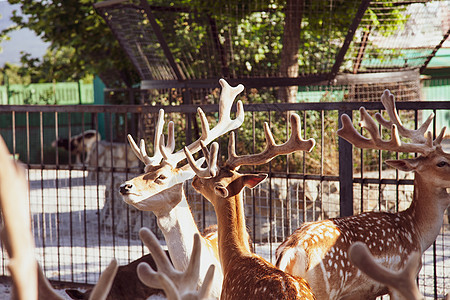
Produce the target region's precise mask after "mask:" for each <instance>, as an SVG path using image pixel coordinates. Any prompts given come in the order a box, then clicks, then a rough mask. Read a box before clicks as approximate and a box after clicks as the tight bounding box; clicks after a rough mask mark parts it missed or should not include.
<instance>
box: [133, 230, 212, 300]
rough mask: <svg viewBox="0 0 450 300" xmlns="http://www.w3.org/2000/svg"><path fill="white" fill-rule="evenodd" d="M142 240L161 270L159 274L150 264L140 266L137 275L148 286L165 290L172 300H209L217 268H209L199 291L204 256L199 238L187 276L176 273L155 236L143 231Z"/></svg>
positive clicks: (197, 236)
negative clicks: (201, 256) (198, 284)
mask: <svg viewBox="0 0 450 300" xmlns="http://www.w3.org/2000/svg"><path fill="white" fill-rule="evenodd" d="M139 236H140V238H141V240H142V241H143V242H144V244H145V246H147V248H148V250H150V252H151V253H153V256H154V259H155V262H156V264H157V266H158V270H157V271H155V270H154V267H152V266H150V265H149V264H148V263H145V262H142V263H140V264H139V265H138V268H137V274H138V277H139V279H140V280H141V281H142V282H143V283H144V284H146V285H147V286H148V287H151V288H155V289H164V291H165V294H166V297H167V299H168V300H181V299H186V300H187V299H190V300H196V299H197V300H202V299H208V298H209V293H210V290H211V286H212V279H213V276H214V271H215V266H214V265H210V266H209V268H208V271H207V272H206V275H205V278H204V280H203V284H202V286H201V288H200V289H199V290H197V282H198V278H199V271H200V253H201V246H200V235H199V234H195V235H194V246H193V248H192V254H191V258H190V261H189V265H188V267H187V268H186V270H185V271H183V272H181V271H178V270H176V269H174V267H173V266H172V264H171V262H170V260H169V259H168V257H167V256H166V255H165V253H164V251H163V249H162V248H161V246H160V245H159V241H158V240H157V238H156V236H155V235H154V234H153V232H151V231H150V230H149V229H148V228H145V227H143V228H141V230H140V231H139Z"/></svg>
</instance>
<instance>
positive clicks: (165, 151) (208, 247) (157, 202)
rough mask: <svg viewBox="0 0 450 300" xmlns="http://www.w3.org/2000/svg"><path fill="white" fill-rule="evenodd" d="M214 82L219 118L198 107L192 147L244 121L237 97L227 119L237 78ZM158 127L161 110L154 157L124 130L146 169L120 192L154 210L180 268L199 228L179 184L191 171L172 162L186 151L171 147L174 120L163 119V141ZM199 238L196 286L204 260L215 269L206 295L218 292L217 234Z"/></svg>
mask: <svg viewBox="0 0 450 300" xmlns="http://www.w3.org/2000/svg"><path fill="white" fill-rule="evenodd" d="M219 83H220V85H221V86H222V91H221V94H220V101H219V120H218V123H217V124H216V126H215V127H214V128H212V129H210V128H209V124H208V121H207V119H206V116H205V114H204V113H203V111H202V110H201V109H200V108H199V109H198V114H199V116H200V121H201V127H202V133H201V136H200V138H199V139H198V140H196V141H195V142H193V143H192V144H190V145H189V146H188V149H189V151H191V152H192V153H195V152H198V151H199V150H200V149H201V147H200V142H201V141H202V142H203V143H204V144H209V143H210V142H212V141H213V140H214V139H216V138H218V137H219V136H221V135H223V134H225V133H227V132H228V131H231V130H234V129H236V128H238V127H239V126H241V125H242V123H243V121H244V109H243V105H242V102H241V101H238V103H237V113H236V118H235V119H234V120H232V119H231V117H230V113H231V107H232V105H233V102H234V99H235V98H236V96H237V95H238V94H239V93H241V92H242V91H243V89H244V86H243V85H241V84H240V85H238V86H236V87H231V86H230V85H229V84H228V83H227V82H226V81H225V80H224V79H221V80H220V81H219ZM163 127H164V111H163V110H160V112H159V118H158V122H157V125H156V129H155V139H154V154H153V157H149V156H148V155H147V152H146V150H145V143H144V141H143V140H141V142H140V147H138V146H137V145H136V143H135V142H134V140H133V138H132V137H131V136H130V135H129V136H128V139H129V142H130V145H131V147H132V149H133V151H134V153H135V154H136V156H138V157H139V158H140V160H141V161H142V162H143V163H144V164H145V173H144V174H143V175H140V176H138V177H136V178H133V179H131V180H129V181H127V182H125V183H123V184H122V185H121V186H120V193H121V194H122V197H123V200H124V201H125V202H126V203H128V204H131V205H133V206H134V207H136V208H137V209H139V210H143V211H152V212H153V213H154V214H155V215H156V218H157V223H158V226H159V228H160V229H161V231H162V233H163V235H164V237H165V240H166V242H167V248H168V250H169V253H170V257H171V259H172V262H173V265H174V267H175V268H176V269H177V270H180V271H183V270H185V269H186V268H187V265H188V262H189V260H190V257H191V253H192V247H193V236H194V235H195V234H198V233H199V231H198V228H197V225H196V223H195V220H194V218H193V216H192V213H191V211H190V209H189V205H188V203H187V200H186V196H185V192H184V187H183V184H184V182H185V181H186V180H188V179H191V178H192V177H194V175H195V174H194V173H193V172H192V169H191V167H190V166H189V165H188V164H186V165H184V166H177V164H178V163H179V162H180V161H181V160H183V159H184V158H185V157H186V156H185V153H184V151H183V150H180V151H177V152H175V153H173V152H174V148H175V133H174V124H173V122H169V125H168V131H169V133H168V141H167V144H166V143H165V142H164V135H163V134H162V131H163ZM202 163H203V160H200V161H199V162H198V164H199V165H201V164H202ZM200 244H201V248H202V250H201V253H202V254H201V255H202V259H201V265H200V277H199V278H200V280H199V286H200V285H201V283H202V282H201V281H202V279H203V278H204V277H205V275H206V272H207V270H208V267H209V265H211V264H213V265H215V267H216V269H217V270H218V271H217V272H216V274H215V276H214V280H213V284H212V291H211V295H212V296H213V297H216V298H218V297H219V295H220V291H221V288H222V278H223V277H222V272H221V268H220V262H219V255H218V250H217V234H210V235H208V236H207V237H202V238H201V239H200Z"/></svg>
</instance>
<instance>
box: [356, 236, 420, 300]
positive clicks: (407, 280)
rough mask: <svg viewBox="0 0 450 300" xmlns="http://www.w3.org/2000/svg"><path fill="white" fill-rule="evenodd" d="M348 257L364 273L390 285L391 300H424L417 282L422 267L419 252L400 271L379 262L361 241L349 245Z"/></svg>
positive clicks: (410, 257) (414, 253)
mask: <svg viewBox="0 0 450 300" xmlns="http://www.w3.org/2000/svg"><path fill="white" fill-rule="evenodd" d="M348 257H349V259H350V261H351V262H352V263H353V265H355V266H356V267H357V268H358V269H360V270H361V271H362V272H363V273H364V274H367V275H368V276H369V277H370V278H372V279H373V280H376V281H378V282H381V283H382V284H384V285H386V286H388V287H389V294H390V296H391V297H390V298H391V300H394V299H398V300H422V299H423V298H424V297H423V295H422V294H421V293H420V291H419V288H418V286H417V282H416V279H417V274H418V273H419V270H420V268H421V267H422V263H421V259H420V253H419V252H412V253H411V255H410V256H409V258H408V260H407V261H406V263H405V267H404V268H403V269H402V270H400V271H398V272H395V271H392V270H389V269H387V268H385V267H384V266H382V265H380V264H379V263H377V262H376V261H375V258H374V257H373V255H372V254H371V253H370V250H369V248H368V247H367V245H366V244H364V243H361V242H355V243H353V244H352V245H351V246H350V247H349V249H348Z"/></svg>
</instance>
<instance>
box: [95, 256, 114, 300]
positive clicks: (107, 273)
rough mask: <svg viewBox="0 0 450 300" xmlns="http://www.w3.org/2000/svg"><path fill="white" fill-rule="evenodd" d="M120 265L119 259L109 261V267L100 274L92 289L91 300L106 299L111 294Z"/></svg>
mask: <svg viewBox="0 0 450 300" xmlns="http://www.w3.org/2000/svg"><path fill="white" fill-rule="evenodd" d="M118 268H119V266H118V265H117V260H116V259H115V258H114V259H112V260H111V262H110V263H109V265H108V267H106V269H105V270H104V271H103V272H102V274H100V277H99V279H98V281H97V284H96V285H95V287H94V288H93V289H92V292H91V294H90V295H89V300H104V299H106V297H107V296H108V294H109V290H110V289H111V286H112V284H113V281H114V277H115V276H116V274H117V270H118Z"/></svg>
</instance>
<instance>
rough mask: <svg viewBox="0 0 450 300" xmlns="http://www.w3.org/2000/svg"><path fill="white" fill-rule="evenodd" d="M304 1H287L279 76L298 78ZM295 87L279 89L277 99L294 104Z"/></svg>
mask: <svg viewBox="0 0 450 300" xmlns="http://www.w3.org/2000/svg"><path fill="white" fill-rule="evenodd" d="M303 5H304V0H287V1H286V8H285V19H284V33H283V49H282V51H281V64H280V76H281V77H297V76H298V69H299V67H298V51H299V48H300V30H301V24H302V16H303ZM296 96H297V86H289V87H280V88H279V91H278V97H279V98H280V99H281V100H284V101H285V102H295V100H296Z"/></svg>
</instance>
